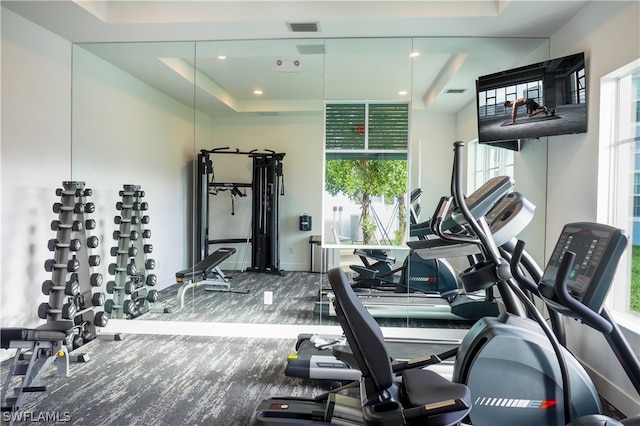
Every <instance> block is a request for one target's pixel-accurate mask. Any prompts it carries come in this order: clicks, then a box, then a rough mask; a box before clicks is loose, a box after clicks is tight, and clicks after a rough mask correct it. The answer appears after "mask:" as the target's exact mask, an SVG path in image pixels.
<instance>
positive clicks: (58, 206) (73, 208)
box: [53, 203, 85, 214]
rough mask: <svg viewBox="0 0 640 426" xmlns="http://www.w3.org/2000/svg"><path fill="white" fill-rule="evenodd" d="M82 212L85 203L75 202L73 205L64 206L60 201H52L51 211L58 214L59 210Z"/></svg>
mask: <svg viewBox="0 0 640 426" xmlns="http://www.w3.org/2000/svg"><path fill="white" fill-rule="evenodd" d="M70 211H73V212H74V213H82V212H83V211H85V205H84V204H82V203H75V204H74V205H73V206H65V205H64V204H62V203H53V212H54V213H56V214H58V213H60V212H70Z"/></svg>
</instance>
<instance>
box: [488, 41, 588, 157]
mask: <svg viewBox="0 0 640 426" xmlns="http://www.w3.org/2000/svg"><path fill="white" fill-rule="evenodd" d="M576 58H577V59H576ZM564 61H576V62H577V63H580V62H581V63H582V64H583V66H584V70H585V71H584V78H585V81H586V82H588V77H589V72H588V70H587V66H586V60H585V52H578V53H573V54H570V55H565V56H561V57H557V58H552V59H549V60H545V61H540V62H536V63H532V64H529V65H524V66H520V67H515V68H509V69H505V70H503V71H499V72H496V73H491V74H486V75H483V76H479V77H478V78H477V80H476V119H477V131H478V142H479V143H480V144H485V145H492V146H498V147H502V148H507V149H511V150H514V151H519V150H520V148H521V144H522V142H523V141H525V140H532V139H533V140H535V139H539V138H543V137H553V136H562V135H570V134H581V133H586V132H587V129H588V102H589V90H588V85H587V84H585V87H584V90H585V102H584V119H583V122H582V123H581V127H580V128H576V127H575V126H574V127H573V128H570V129H569V130H567V131H550V132H549V133H546V134H540V135H534V136H532V135H531V134H530V133H528V132H523V133H515V134H513V133H514V132H511V133H512V134H511V135H509V137H505V138H498V139H488V138H486V139H482V133H481V124H482V123H481V119H480V93H481V92H482V91H484V90H488V89H490V88H498V87H505V86H512V85H515V84H519V83H520V82H522V83H524V82H526V81H527V79H525V78H523V79H522V80H521V81H518V79H517V77H516V78H514V76H517V75H518V74H524V73H526V72H528V71H531V70H535V69H540V68H543V69H549V68H551V67H552V66H554V65H556V64H559V63H562V62H564ZM499 79H503V80H504V79H510V81H509V82H508V84H505V85H503V86H498V85H495V84H492V85H491V86H490V87H487V88H484V87H482V88H481V82H482V81H483V80H492V81H496V80H499ZM554 87H555V85H554ZM565 105H566V104H565Z"/></svg>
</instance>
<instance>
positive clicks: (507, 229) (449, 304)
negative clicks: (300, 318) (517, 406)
mask: <svg viewBox="0 0 640 426" xmlns="http://www.w3.org/2000/svg"><path fill="white" fill-rule="evenodd" d="M513 185H514V181H513V179H512V178H510V177H507V176H499V177H495V178H492V179H490V180H488V181H487V182H485V184H484V185H482V186H481V187H480V188H479V189H478V190H477V191H475V192H474V193H472V194H471V195H470V196H469V197H468V198H467V202H468V205H469V207H470V210H471V212H472V214H473V215H474V217H482V216H484V217H485V218H486V220H487V223H488V224H489V225H490V226H491V228H492V231H493V232H495V235H494V237H497V238H499V241H500V243H499V244H498V245H502V244H504V243H506V242H508V241H510V240H511V239H512V238H513V237H515V236H516V235H518V233H520V231H521V230H522V229H524V227H526V225H527V224H528V223H529V222H530V221H531V219H532V218H533V212H534V210H535V206H534V205H533V204H532V203H531V202H529V201H528V200H527V199H526V198H525V197H524V196H522V194H520V193H517V192H510V191H511V189H512V187H513ZM464 225H465V220H464V218H463V217H462V215H461V214H460V212H459V211H457V210H455V209H454V210H452V211H451V212H450V213H449V214H448V215H447V217H446V218H445V219H444V220H443V225H442V229H444V230H448V231H452V230H453V231H457V230H458V229H459V232H462V231H463V230H464ZM407 245H408V246H409V248H410V249H411V254H410V256H411V255H416V254H417V255H418V256H419V257H421V258H423V259H446V258H452V257H470V256H478V255H481V250H480V248H479V247H478V246H477V245H474V244H461V243H456V242H450V241H445V240H443V239H441V238H436V237H432V238H429V239H422V240H417V241H409V242H408V243H407ZM408 274H411V270H410V266H409V271H408ZM409 279H410V278H409ZM354 290H356V292H357V294H358V297H360V299H361V301H362V303H363V304H364V305H365V307H366V308H367V309H368V310H369V312H370V313H371V314H372V316H373V317H375V318H400V319H404V318H412V319H437V320H456V321H476V320H478V319H480V318H482V317H485V316H496V315H498V314H499V307H498V303H497V301H496V300H495V299H494V298H493V293H492V289H488V290H480V291H478V292H475V293H465V292H464V291H463V290H462V289H460V290H459V291H458V292H457V293H455V294H453V295H446V296H445V295H441V294H440V293H437V292H436V293H418V292H395V293H394V292H388V291H379V290H375V289H366V288H365V289H354ZM329 294H330V292H322V293H321V295H320V297H319V300H318V301H316V303H315V306H314V313H315V314H316V315H322V316H328V317H332V316H335V315H336V313H335V310H334V308H333V305H332V304H331V303H330V302H329V300H328V295H329Z"/></svg>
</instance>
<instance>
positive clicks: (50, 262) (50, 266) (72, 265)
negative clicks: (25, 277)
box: [44, 257, 80, 272]
mask: <svg viewBox="0 0 640 426" xmlns="http://www.w3.org/2000/svg"><path fill="white" fill-rule="evenodd" d="M54 269H66V270H67V271H68V272H76V271H77V270H78V269H80V262H78V259H76V258H75V257H74V258H73V259H69V261H68V262H67V263H56V261H55V259H47V260H45V262H44V270H45V271H47V272H51V271H53V270H54Z"/></svg>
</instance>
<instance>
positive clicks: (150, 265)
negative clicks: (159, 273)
mask: <svg viewBox="0 0 640 426" xmlns="http://www.w3.org/2000/svg"><path fill="white" fill-rule="evenodd" d="M144 267H145V269H147V270H149V271H150V270H152V269H155V267H156V261H155V260H153V259H147V260H145V262H144Z"/></svg>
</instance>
